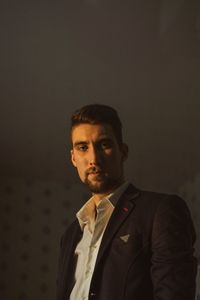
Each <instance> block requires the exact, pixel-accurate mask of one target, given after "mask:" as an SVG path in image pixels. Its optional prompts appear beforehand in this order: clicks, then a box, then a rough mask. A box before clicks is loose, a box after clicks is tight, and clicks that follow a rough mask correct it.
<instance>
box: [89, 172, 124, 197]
mask: <svg viewBox="0 0 200 300" xmlns="http://www.w3.org/2000/svg"><path fill="white" fill-rule="evenodd" d="M84 183H85V184H86V185H87V186H88V188H89V189H90V191H91V192H92V193H94V194H103V193H107V192H109V191H112V190H113V189H114V188H115V187H117V186H118V185H119V184H120V183H121V178H118V179H113V178H109V177H106V175H104V176H102V175H101V176H100V177H99V178H96V180H94V181H92V180H89V178H88V176H87V177H86V179H85V182H84Z"/></svg>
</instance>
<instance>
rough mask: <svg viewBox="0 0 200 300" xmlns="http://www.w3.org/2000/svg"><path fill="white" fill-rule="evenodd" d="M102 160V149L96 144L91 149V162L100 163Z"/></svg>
mask: <svg viewBox="0 0 200 300" xmlns="http://www.w3.org/2000/svg"><path fill="white" fill-rule="evenodd" d="M101 161H102V155H101V151H100V150H99V149H98V147H96V146H92V147H91V148H90V151H89V164H90V165H91V166H92V165H99V164H100V163H101Z"/></svg>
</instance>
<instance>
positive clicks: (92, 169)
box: [86, 166, 103, 174]
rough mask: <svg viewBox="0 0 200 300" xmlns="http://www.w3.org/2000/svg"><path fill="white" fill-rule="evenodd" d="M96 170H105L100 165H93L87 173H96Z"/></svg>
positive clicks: (99, 171)
mask: <svg viewBox="0 0 200 300" xmlns="http://www.w3.org/2000/svg"><path fill="white" fill-rule="evenodd" d="M94 172H98V173H101V172H103V170H102V168H100V167H96V166H93V167H91V168H89V169H88V170H87V171H86V173H87V174H91V173H94Z"/></svg>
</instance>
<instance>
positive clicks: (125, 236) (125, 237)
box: [120, 234, 130, 243]
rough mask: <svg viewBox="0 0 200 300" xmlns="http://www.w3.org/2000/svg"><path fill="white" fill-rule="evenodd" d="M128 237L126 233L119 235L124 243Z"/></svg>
mask: <svg viewBox="0 0 200 300" xmlns="http://www.w3.org/2000/svg"><path fill="white" fill-rule="evenodd" d="M129 237H130V234H126V235H122V236H120V239H121V240H122V241H123V242H124V243H127V242H128V239H129Z"/></svg>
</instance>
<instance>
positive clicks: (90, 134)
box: [72, 124, 115, 142]
mask: <svg viewBox="0 0 200 300" xmlns="http://www.w3.org/2000/svg"><path fill="white" fill-rule="evenodd" d="M101 138H110V139H112V140H113V139H115V135H114V132H113V129H112V127H111V126H110V125H108V124H79V125H77V126H75V127H74V128H73V129H72V142H75V141H76V140H82V141H84V140H88V141H89V140H98V139H101Z"/></svg>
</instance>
